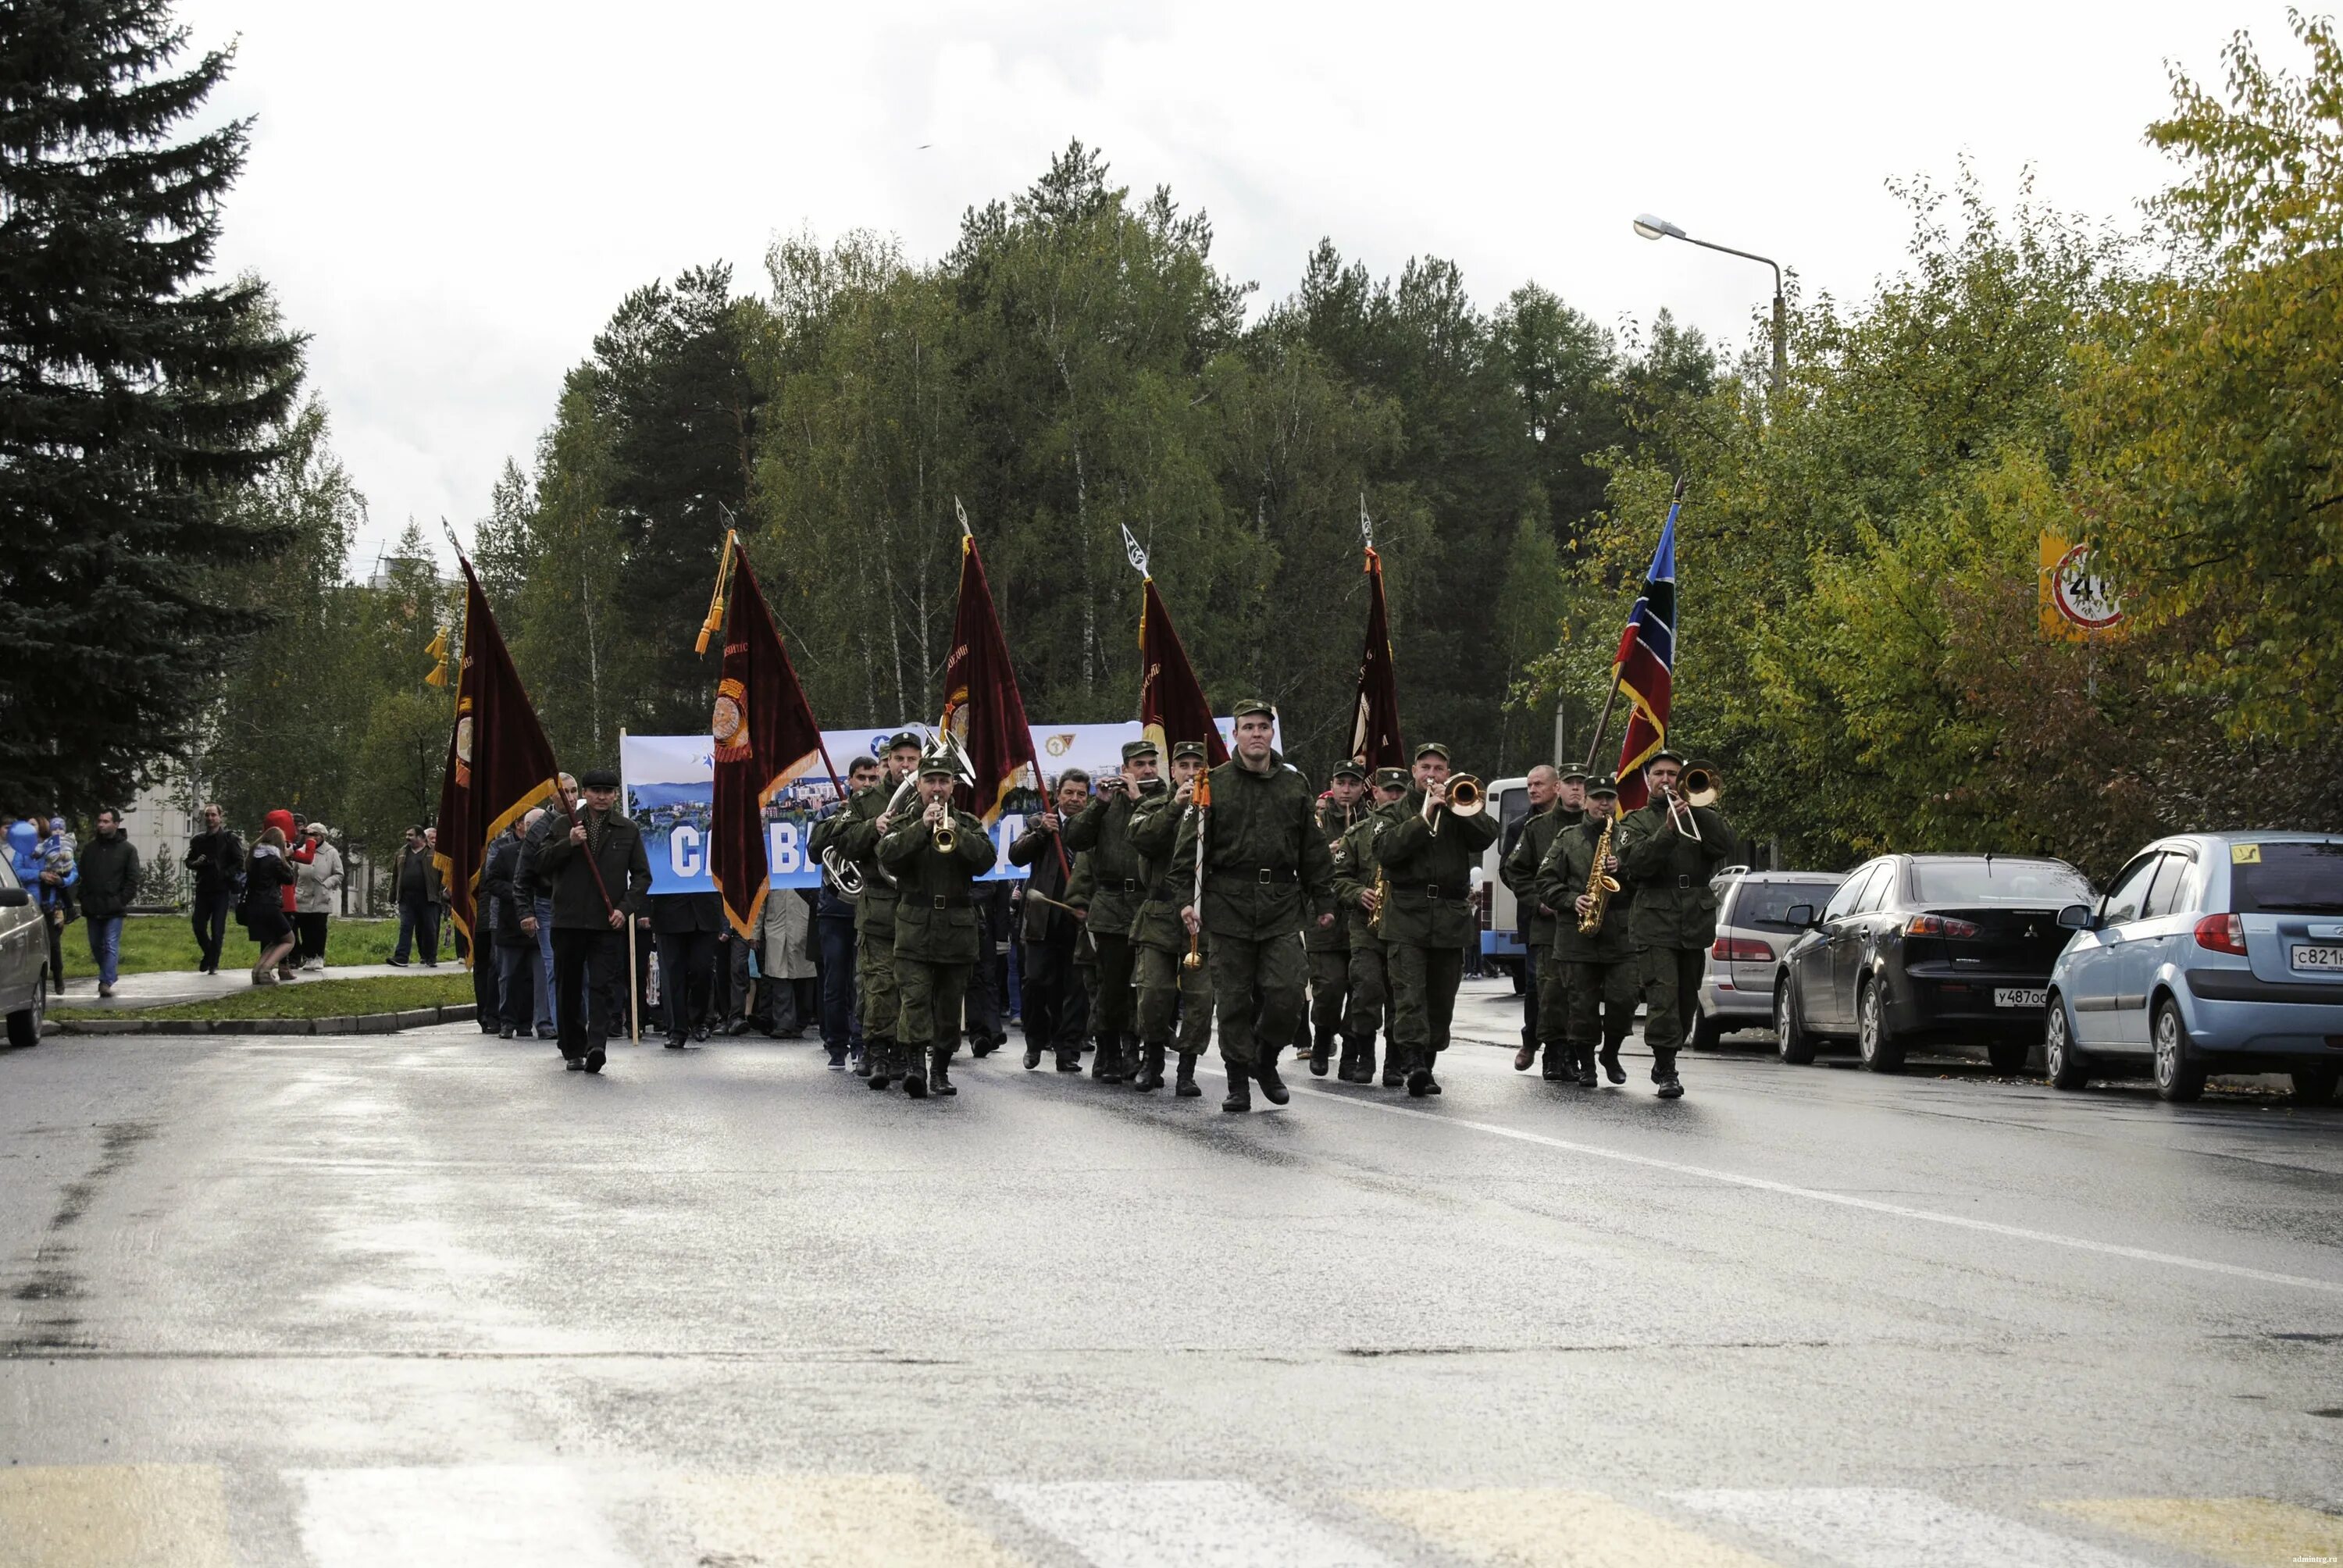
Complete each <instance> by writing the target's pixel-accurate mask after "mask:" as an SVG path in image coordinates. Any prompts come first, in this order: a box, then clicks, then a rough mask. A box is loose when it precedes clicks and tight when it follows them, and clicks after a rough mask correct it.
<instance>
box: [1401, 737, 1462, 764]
mask: <svg viewBox="0 0 2343 1568" xmlns="http://www.w3.org/2000/svg"><path fill="white" fill-rule="evenodd" d="M1408 756H1409V757H1410V758H1412V759H1414V760H1415V761H1418V762H1421V761H1423V759H1425V758H1427V757H1437V758H1439V759H1441V760H1442V761H1443V762H1448V761H1453V759H1452V758H1451V757H1450V756H1449V755H1448V748H1446V747H1445V746H1443V745H1442V744H1440V742H1439V741H1437V740H1427V741H1425V742H1424V743H1423V745H1421V746H1418V747H1417V748H1416V749H1414V750H1413V751H1411V752H1409V753H1408Z"/></svg>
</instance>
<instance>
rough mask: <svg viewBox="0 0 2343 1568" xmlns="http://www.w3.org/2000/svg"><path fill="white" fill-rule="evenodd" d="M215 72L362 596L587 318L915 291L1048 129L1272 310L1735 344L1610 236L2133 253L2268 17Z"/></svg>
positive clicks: (865, 14) (482, 59)
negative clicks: (1982, 196) (626, 302)
mask: <svg viewBox="0 0 2343 1568" xmlns="http://www.w3.org/2000/svg"><path fill="white" fill-rule="evenodd" d="M181 15H182V17H183V19H184V20H185V21H186V23H187V24H188V25H190V26H191V27H192V28H193V30H194V35H195V40H196V43H197V44H199V45H218V44H225V43H226V42H228V41H230V40H231V39H235V40H237V41H238V55H237V59H236V71H235V75H233V77H232V78H231V79H230V82H229V84H228V85H227V87H226V89H225V90H224V95H223V96H224V99H225V102H224V103H223V104H222V105H221V106H222V107H223V108H224V109H225V110H226V112H228V113H233V114H251V115H256V116H258V124H257V126H256V128H255V133H254V138H253V147H252V156H251V161H250V164H249V166H248V167H247V168H246V172H245V176H244V178H243V181H242V183H241V184H240V185H239V186H237V187H236V192H235V194H234V196H232V197H231V198H230V201H229V204H228V208H227V221H226V238H225V242H224V244H223V246H222V249H221V256H220V260H221V263H222V265H223V266H225V267H226V268H229V269H237V268H244V267H250V268H253V269H255V270H256V271H258V272H259V273H261V274H262V275H263V276H266V278H267V279H268V280H269V282H270V283H272V284H273V285H274V286H276V288H277V293H278V296H279V297H280V298H281V300H282V301H283V304H284V307H285V309H286V312H287V316H288V317H289V318H290V320H291V322H292V324H293V325H294V326H296V327H298V328H300V329H301V330H303V331H306V332H308V333H310V334H311V335H312V336H313V338H314V342H313V343H312V345H311V348H310V357H309V363H310V368H311V373H312V376H313V378H314V382H315V385H316V386H317V389H318V390H319V391H320V392H321V393H322V394H323V396H324V397H325V398H326V400H327V404H328V406H329V407H330V409H331V412H332V416H333V420H334V428H335V442H336V445H337V448H338V450H339V451H340V453H341V455H342V457H343V458H344V459H345V461H346V462H347V464H348V465H349V467H350V468H351V470H352V472H353V474H354V475H355V477H356V478H357V483H358V485H359V487H360V488H361V489H363V490H364V491H365V493H366V495H367V500H368V503H369V507H370V512H371V523H370V525H369V528H368V532H367V538H365V539H364V540H363V541H362V547H361V552H360V553H361V559H359V560H357V561H355V562H353V568H354V570H355V571H357V572H358V573H361V574H362V573H363V572H364V571H365V570H366V569H367V566H368V565H369V564H370V563H371V561H372V558H373V556H374V552H375V550H376V548H378V546H379V545H381V544H382V543H384V542H387V540H388V539H390V538H394V537H396V535H397V532H398V530H399V528H401V527H403V526H404V524H405V522H406V519H407V518H408V517H409V516H414V517H417V518H421V519H423V520H424V521H425V523H426V524H427V526H430V527H432V529H433V532H434V533H435V534H436V532H437V528H436V520H437V518H439V517H440V516H441V515H443V514H444V515H445V516H447V518H449V519H451V520H452V521H453V522H455V524H456V525H457V528H458V531H459V532H461V533H463V534H464V535H465V536H466V537H468V536H469V534H470V528H471V523H472V520H473V519H474V518H477V517H478V516H479V515H480V514H481V513H482V512H483V511H485V510H486V509H487V505H488V487H489V485H490V483H491V482H492V481H493V480H494V479H495V477H496V475H497V473H498V470H499V469H500V468H501V467H502V466H503V463H504V460H505V458H506V457H508V456H512V457H518V458H520V459H521V461H522V463H523V465H524V467H526V466H527V465H528V462H529V459H530V455H531V453H532V452H533V450H534V447H535V442H536V439H537V437H538V434H539V433H540V432H541V431H542V430H543V429H544V428H545V427H546V425H547V423H548V420H549V419H550V417H551V415H552V411H553V402H554V397H555V394H556V392H557V390H558V385H559V381H560V377H561V375H562V373H563V371H564V370H565V369H566V368H567V367H569V366H570V365H572V364H574V363H575V362H577V361H578V359H579V358H581V357H584V355H585V354H586V352H587V350H588V346H589V342H590V339H591V338H592V336H593V334H594V332H595V331H596V330H597V329H598V327H600V326H601V324H602V323H603V321H604V320H605V319H606V318H607V317H608V315H609V313H610V311H611V309H612V308H613V307H615V306H616V305H617V304H618V300H619V298H620V297H621V296H622V295H624V293H625V292H626V291H627V290H628V289H629V288H631V287H634V286H637V285H639V284H642V283H645V282H648V281H649V280H650V279H652V278H654V277H660V276H673V275H674V274H675V273H676V272H677V271H678V270H679V269H680V268H682V267H684V266H690V265H692V264H694V263H698V262H701V261H706V260H709V259H713V258H717V257H724V258H729V260H731V261H732V262H733V264H734V267H735V276H736V280H737V281H738V282H739V284H740V285H741V286H744V287H750V288H757V289H759V290H761V289H762V287H763V286H764V274H763V267H762V258H763V256H764V252H765V248H766V246H767V245H768V244H769V241H770V240H771V239H772V238H773V236H776V235H777V234H787V233H795V232H798V231H799V230H803V229H809V230H811V231H812V232H813V233H814V234H816V235H817V236H821V237H823V238H825V239H827V238H830V237H832V236H836V235H838V234H840V232H842V231H844V230H846V229H849V228H854V227H868V228H873V229H878V230H880V231H883V232H890V233H893V234H896V235H898V236H900V237H901V238H902V240H903V242H904V245H905V246H906V248H907V250H908V251H909V253H910V255H911V256H913V257H915V258H918V259H921V260H925V259H930V258H932V257H935V256H939V255H940V254H941V253H942V252H943V251H944V250H945V249H946V248H947V247H948V246H950V243H951V240H952V237H953V236H954V233H955V231H956V229H957V226H958V224H959V220H960V214H961V212H962V210H963V209H964V208H965V207H967V206H970V204H972V203H981V202H984V201H986V200H989V199H990V198H992V197H994V196H1007V195H1010V194H1011V193H1013V192H1015V191H1017V190H1019V189H1021V188H1022V187H1023V186H1026V185H1028V184H1029V183H1031V180H1032V179H1033V178H1034V177H1035V176H1037V175H1039V174H1040V173H1041V171H1042V169H1043V168H1044V167H1045V166H1046V165H1047V163H1048V160H1049V158H1050V156H1051V154H1052V153H1053V152H1055V151H1056V150H1058V149H1059V148H1061V147H1062V146H1064V145H1065V143H1066V141H1067V140H1068V138H1069V137H1072V136H1079V137H1081V139H1082V140H1083V141H1084V142H1086V143H1088V144H1091V146H1097V147H1100V148H1101V149H1103V150H1104V152H1105V153H1106V155H1107V156H1108V157H1109V158H1110V159H1111V162H1112V165H1113V173H1114V176H1115V177H1116V178H1117V179H1118V180H1119V181H1120V182H1121V183H1123V184H1126V185H1129V186H1131V187H1133V188H1134V189H1135V190H1138V191H1141V192H1144V191H1147V190H1149V189H1151V188H1152V187H1153V186H1156V185H1158V184H1168V185H1169V186H1171V187H1172V193H1173V195H1174V196H1175V197H1176V198H1178V199H1179V200H1180V202H1181V203H1182V206H1188V207H1194V206H1203V207H1204V208H1205V209H1206V210H1207V211H1209V213H1210V214H1211V216H1212V223H1213V226H1214V230H1215V233H1216V235H1217V236H1218V237H1217V245H1216V256H1217V258H1218V260H1219V262H1220V264H1221V265H1222V267H1223V268H1225V269H1226V270H1227V271H1229V272H1230V273H1232V274H1233V275H1234V276H1237V277H1239V278H1242V279H1250V280H1252V281H1253V282H1255V283H1257V284H1258V285H1259V286H1260V293H1259V294H1258V295H1257V296H1256V298H1255V307H1256V308H1258V307H1259V305H1260V304H1261V303H1262V301H1264V300H1271V299H1275V298H1278V297H1282V296H1284V295H1285V294H1287V293H1288V292H1290V291H1291V290H1292V287H1293V285H1294V282H1295V280H1296V278H1297V277H1298V276H1299V274H1300V271H1301V266H1302V258H1303V256H1304V255H1305V254H1306V253H1307V251H1308V250H1309V248H1310V247H1311V246H1312V245H1314V244H1315V243H1316V242H1317V240H1318V239H1319V237H1320V236H1332V238H1333V240H1334V242H1335V244H1336V245H1337V246H1339V247H1340V248H1341V249H1342V252H1343V253H1344V254H1345V255H1346V256H1353V257H1357V258H1360V259H1363V260H1364V261H1365V262H1366V263H1367V265H1368V266H1370V267H1371V268H1372V269H1373V271H1374V272H1375V273H1376V274H1377V275H1378V276H1382V275H1386V274H1390V273H1393V272H1395V271H1397V270H1398V268H1399V267H1400V266H1402V265H1403V264H1404V263H1405V261H1406V260H1407V258H1408V257H1409V256H1412V255H1417V254H1427V253H1429V254H1437V255H1443V256H1450V257H1453V258H1454V259H1455V260H1456V261H1457V262H1458V263H1459V264H1460V265H1461V266H1463V272H1464V278H1465V282H1466V284H1467V286H1469V287H1470V288H1471V289H1472V291H1473V295H1474V297H1476V298H1477V299H1479V300H1481V301H1482V302H1483V304H1484V305H1488V304H1493V303H1494V302H1495V301H1496V300H1498V299H1499V298H1501V297H1503V295H1504V294H1505V293H1506V292H1507V291H1508V290H1510V289H1512V288H1513V287H1514V286H1516V285H1518V284H1520V283H1521V282H1522V281H1523V280H1524V279H1527V278H1535V279H1536V280H1537V281H1538V282H1540V283H1542V284H1544V285H1545V286H1547V287H1550V288H1553V289H1554V290H1555V291H1557V292H1558V293H1560V294H1561V295H1562V296H1563V297H1564V298H1565V299H1566V300H1568V301H1569V302H1570V303H1571V304H1573V305H1574V306H1576V307H1578V308H1580V309H1582V310H1584V311H1585V312H1587V313H1588V314H1589V315H1591V316H1593V317H1594V318H1595V319H1596V320H1598V321H1600V322H1603V323H1604V324H1605V325H1607V326H1616V325H1618V324H1619V323H1620V322H1622V321H1624V320H1627V319H1634V320H1648V319H1649V318H1650V317H1651V316H1652V315H1653V314H1654V312H1656V311H1657V310H1659V309H1660V308H1661V307H1667V308H1669V309H1671V310H1673V311H1674V312H1675V314H1676V315H1677V317H1679V318H1681V319H1684V320H1686V321H1689V322H1691V323H1692V324H1694V325H1696V326H1698V327H1702V328H1703V329H1704V330H1706V331H1708V332H1710V333H1711V334H1713V335H1715V336H1717V337H1723V338H1725V339H1727V340H1729V342H1730V343H1731V344H1732V345H1733V346H1734V347H1739V346H1740V345H1741V344H1742V343H1743V342H1744V341H1745V339H1746V338H1747V337H1748V335H1749V333H1750V331H1751V330H1752V321H1753V314H1752V313H1753V312H1755V311H1759V310H1762V309H1763V308H1764V307H1765V304H1766V301H1767V299H1768V297H1770V292H1771V290H1770V287H1769V279H1768V276H1767V274H1766V273H1765V269H1764V268H1763V267H1760V266H1755V265H1752V264H1747V263H1743V262H1738V261H1735V260H1734V259H1732V258H1730V257H1727V256H1715V255H1713V254H1711V253H1709V252H1705V251H1701V250H1696V249H1694V248H1693V247H1691V246H1684V245H1682V244H1679V243H1676V242H1674V241H1667V242H1663V243H1660V244H1656V245H1654V244H1650V243H1646V242H1644V241H1641V240H1638V239H1636V238H1635V237H1634V235H1633V234H1632V233H1631V232H1630V230H1629V227H1628V220H1629V219H1630V218H1631V217H1632V216H1634V214H1636V213H1637V212H1640V211H1647V210H1648V211H1651V212H1655V213H1658V214H1660V215H1662V216H1665V217H1668V218H1670V219H1672V220H1673V221H1674V222H1675V223H1677V224H1679V225H1681V226H1683V227H1684V228H1685V229H1686V230H1688V231H1689V232H1690V233H1692V234H1694V235H1695V236H1701V237H1704V238H1713V239H1715V240H1718V241H1720V242H1723V243H1725V244H1728V245H1733V246H1737V247H1739V248H1742V249H1745V250H1752V251H1757V252H1761V253H1763V254H1766V255H1770V256H1777V257H1779V258H1780V259H1781V260H1782V261H1784V262H1785V264H1787V265H1789V266H1793V267H1795V269H1796V270H1797V272H1798V273H1799V274H1800V275H1801V276H1802V277H1803V278H1804V279H1805V286H1807V287H1808V288H1809V289H1827V290H1829V291H1831V292H1832V293H1834V294H1836V295H1838V296H1840V297H1849V296H1860V295H1862V294H1863V293H1865V291H1867V290H1868V289H1869V287H1870V286H1871V285H1872V283H1873V280H1875V278H1877V277H1878V276H1881V275H1882V274H1883V273H1884V272H1886V271H1888V270H1890V269H1892V268H1894V267H1895V266H1896V263H1897V259H1898V257H1899V256H1900V254H1901V252H1902V249H1903V246H1904V245H1905V243H1906V239H1907V237H1908V235H1909V225H1908V223H1907V221H1906V215H1905V213H1904V212H1903V210H1902V209H1901V208H1900V207H1899V206H1897V204H1896V201H1895V200H1894V198H1893V197H1892V196H1889V194H1888V193H1887V192H1886V190H1885V188H1884V184H1883V182H1884V181H1885V180H1886V179H1888V178H1890V177H1898V176H1916V175H1926V176H1932V177H1935V178H1936V179H1937V180H1938V181H1939V182H1940V183H1949V181H1950V180H1951V178H1952V176H1953V175H1954V173H1955V171H1956V166H1957V160H1958V159H1959V158H1960V157H1961V156H1963V155H1964V154H1966V156H1969V157H1970V158H1971V159H1972V160H1973V162H1974V163H1975V165H1976V168H1977V170H1978V172H1979V173H1980V175H1981V176H1983V177H1984V179H1985V181H1986V186H1987V188H1988V189H1989V190H1990V191H1991V192H1992V193H1993V194H1994V196H1996V200H1997V201H1998V202H2004V203H2006V201H2007V200H2008V199H2009V198H2010V197H2011V196H2013V195H2014V193H2015V190H2016V183H2017V179H2018V176H2019V173H2020V171H2021V169H2022V168H2023V167H2024V166H2026V164H2028V163H2031V164H2032V165H2033V166H2035V168H2036V192H2037V195H2038V196H2040V197H2041V198H2043V199H2046V200H2047V201H2048V202H2050V203H2052V204H2054V205H2056V206H2061V207H2066V208H2070V209H2075V210H2079V211H2084V212H2088V213H2091V214H2094V215H2098V216H2108V217H2114V218H2118V219H2122V220H2124V221H2127V222H2130V221H2135V220H2136V208H2135V204H2136V203H2137V200H2138V198H2140V197H2141V196H2146V195H2147V194H2149V193H2150V192H2152V191H2154V190H2155V189H2157V187H2158V186H2160V185H2161V184H2162V183H2163V181H2164V178H2165V175H2166V172H2167V170H2166V166H2165V164H2164V162H2163V160H2162V159H2161V158H2160V157H2159V156H2157V154H2155V153H2153V152H2152V151H2150V150H2149V149H2148V148H2147V147H2146V146H2144V145H2143V143H2142V140H2141V131H2142V129H2143V127H2144V126H2146V125H2147V122H2148V121H2149V120H2150V119H2152V118H2154V117H2155V116H2157V115H2158V114H2160V113H2161V112H2162V111H2163V110H2164V108H2165V107H2166V106H2167V103H2168V101H2169V94H2168V87H2167V75H2166V68H2167V62H2171V63H2174V64H2177V65H2181V66H2183V67H2185V68H2186V69H2187V70H2188V71H2189V72H2190V73H2191V74H2193V75H2197V76H2198V77H2199V78H2200V79H2204V80H2208V81H2217V79H2218V65H2219V50H2220V47H2221V45H2222V43H2223V42H2224V40H2225V39H2226V38H2227V36H2228V35H2230V34H2231V33H2232V32H2234V31H2235V30H2237V29H2239V28H2244V29H2247V30H2248V31H2250V32H2251V33H2252V34H2253V35H2254V36H2255V38H2256V40H2257V42H2258V44H2259V45H2260V46H2261V48H2262V52H2263V54H2264V55H2265V57H2266V58H2269V59H2272V60H2274V61H2278V62H2282V63H2284V64H2286V65H2293V64H2294V63H2295V51H2294V47H2293V45H2292V41H2291V39H2290V37H2289V36H2288V34H2287V30H2286V18H2285V10H2284V6H2283V5H2281V4H2278V3H2277V0H2194V3H2191V4H2181V3H2178V0H2132V3H2131V4H2128V5H2120V6H2117V5H2105V4H2095V5H2076V4H2069V3H2066V0H2031V3H2026V4H2016V3H2011V0H1979V3H1975V4H1971V5H1965V6H1957V7H1956V6H1927V7H1915V8H1912V9H1909V10H1906V9H1905V8H1903V7H1900V6H1885V5H1846V6H1829V5H1771V6H1765V5H1747V4H1739V5H1709V4H1699V5H1686V4H1682V3H1679V4H1674V5H1636V6H1628V5H1605V6H1601V7H1595V6H1586V5H1572V4H1562V5H1554V4H1546V5H1504V6H1499V5H1453V4H1452V5H1441V6H1433V5H1421V4H1418V5H1404V6H1398V5H1393V6H1378V5H1349V6H1334V5H1277V4H1266V3H1260V0H1255V3H1252V4H1242V5H1224V4H1217V3H1215V4H1201V3H1197V0H1176V3H1166V4H1162V5H1151V6H1128V5H1111V4H1085V5H1074V4H1031V3H1028V4H1012V3H1009V0H996V3H992V4H971V5H944V4H916V3H898V4H892V5H836V4H826V5H818V6H816V5H775V4H756V3H752V0H739V3H729V4H726V3H716V0H700V3H694V0H678V3H675V4H670V5H663V6H646V5H639V4H637V5H601V4H592V3H578V0H573V3H571V4H568V5H528V6H522V5H508V4H498V0H472V3H471V4H466V5H453V4H445V3H443V0H408V3H407V4H406V5H400V6H397V7H388V6H356V5H318V4H317V3H316V0H304V3H301V4H293V3H290V0H182V10H181Z"/></svg>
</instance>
